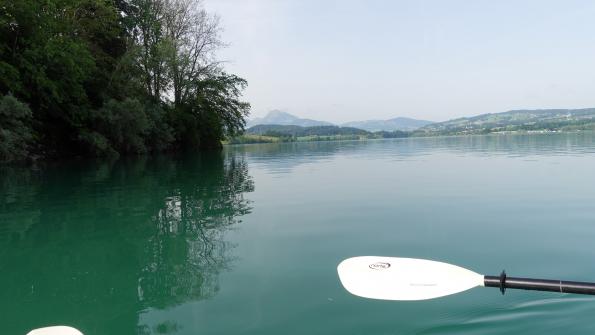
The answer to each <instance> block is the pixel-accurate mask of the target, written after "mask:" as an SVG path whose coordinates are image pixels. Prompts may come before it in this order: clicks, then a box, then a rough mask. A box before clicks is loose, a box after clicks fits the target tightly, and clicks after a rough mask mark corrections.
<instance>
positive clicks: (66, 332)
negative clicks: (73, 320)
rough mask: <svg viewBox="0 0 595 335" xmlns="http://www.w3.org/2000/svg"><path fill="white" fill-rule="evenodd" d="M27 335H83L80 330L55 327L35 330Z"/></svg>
mask: <svg viewBox="0 0 595 335" xmlns="http://www.w3.org/2000/svg"><path fill="white" fill-rule="evenodd" d="M27 335H83V333H81V332H80V331H78V329H75V328H72V327H67V326H54V327H45V328H39V329H33V330H32V331H30V332H28V333H27Z"/></svg>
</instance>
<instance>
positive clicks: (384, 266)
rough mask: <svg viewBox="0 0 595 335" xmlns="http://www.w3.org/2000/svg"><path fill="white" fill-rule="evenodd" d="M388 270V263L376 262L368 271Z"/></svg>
mask: <svg viewBox="0 0 595 335" xmlns="http://www.w3.org/2000/svg"><path fill="white" fill-rule="evenodd" d="M388 268H390V263H384V262H377V263H374V264H370V269H373V270H384V269H388Z"/></svg>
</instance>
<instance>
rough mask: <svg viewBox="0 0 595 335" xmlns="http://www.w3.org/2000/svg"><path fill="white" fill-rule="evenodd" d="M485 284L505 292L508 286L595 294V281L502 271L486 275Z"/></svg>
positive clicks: (522, 288) (521, 288)
mask: <svg viewBox="0 0 595 335" xmlns="http://www.w3.org/2000/svg"><path fill="white" fill-rule="evenodd" d="M483 283H484V286H486V287H498V288H500V292H502V294H504V291H505V290H506V289H507V288H514V289H520V290H533V291H550V292H561V293H576V294H592V295H595V283H585V282H578V281H566V280H551V279H532V278H515V277H507V276H506V273H504V271H502V274H500V276H484V279H483Z"/></svg>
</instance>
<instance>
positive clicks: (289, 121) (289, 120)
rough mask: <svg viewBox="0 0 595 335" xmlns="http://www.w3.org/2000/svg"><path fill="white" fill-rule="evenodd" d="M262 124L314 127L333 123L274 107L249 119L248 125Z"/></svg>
mask: <svg viewBox="0 0 595 335" xmlns="http://www.w3.org/2000/svg"><path fill="white" fill-rule="evenodd" d="M261 124H277V125H285V126H302V127H313V126H330V125H333V124H332V123H330V122H326V121H317V120H311V119H302V118H299V117H297V116H295V115H293V114H289V113H287V112H284V111H281V110H278V109H274V110H272V111H270V112H268V113H267V115H265V116H264V117H260V118H254V119H252V120H248V125H247V127H248V128H249V127H253V126H256V125H261Z"/></svg>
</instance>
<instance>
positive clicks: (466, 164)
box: [0, 133, 595, 335]
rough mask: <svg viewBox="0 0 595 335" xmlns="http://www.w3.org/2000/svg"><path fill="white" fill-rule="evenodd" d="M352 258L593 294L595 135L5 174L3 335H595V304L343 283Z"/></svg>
mask: <svg viewBox="0 0 595 335" xmlns="http://www.w3.org/2000/svg"><path fill="white" fill-rule="evenodd" d="M356 255H385V256H403V257H418V258H428V259H434V260H441V261H446V262H449V263H454V264H458V265H461V266H464V267H467V268H469V269H472V270H474V271H477V272H479V273H484V274H492V275H495V274H498V273H499V272H500V271H501V270H502V269H503V268H505V269H506V271H507V272H508V274H509V275H511V276H519V277H523V276H526V277H545V278H548V277H549V278H555V279H571V280H582V281H595V135H593V134H589V133H584V134H546V135H515V136H476V137H449V138H414V139H397V140H382V141H367V142H366V141H355V142H319V143H288V144H261V145H246V146H236V147H227V148H226V149H225V151H224V152H223V153H221V154H217V153H214V154H213V153H211V154H200V155H198V154H194V155H185V156H184V157H157V158H136V159H126V160H120V161H117V162H89V161H85V162H69V163H60V164H58V163H53V164H48V165H47V166H43V167H41V166H38V167H35V168H30V167H22V168H19V167H1V168H0V334H25V333H26V332H27V331H29V330H30V329H32V328H36V327H42V326H47V325H54V324H66V325H71V326H74V327H77V328H79V329H80V330H81V331H83V333H84V334H85V335H99V334H188V335H190V334H513V333H514V334H592V333H594V332H595V298H593V297H589V296H572V295H563V294H558V293H539V292H525V291H513V290H509V291H507V293H506V295H504V296H502V295H500V293H499V291H498V290H497V289H489V288H477V289H474V290H470V291H467V292H465V293H461V294H457V295H453V296H449V297H445V298H442V299H436V300H429V301H418V302H390V301H376V300H367V299H362V298H358V297H354V296H351V295H350V294H348V293H347V292H346V291H345V290H344V289H343V288H342V287H341V285H340V283H339V281H338V277H337V274H336V266H337V264H338V263H339V262H340V261H341V260H342V259H344V258H347V257H351V256H356Z"/></svg>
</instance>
